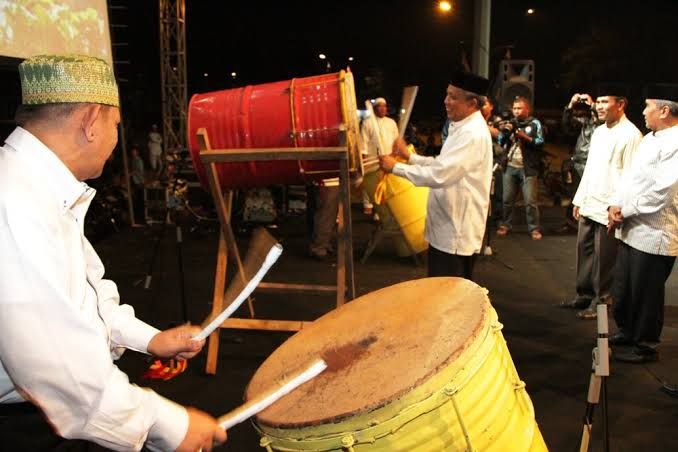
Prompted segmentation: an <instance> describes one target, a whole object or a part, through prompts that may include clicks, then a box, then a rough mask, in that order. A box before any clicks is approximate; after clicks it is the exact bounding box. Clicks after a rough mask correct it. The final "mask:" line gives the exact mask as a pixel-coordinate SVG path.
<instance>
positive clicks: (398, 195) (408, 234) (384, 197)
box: [363, 145, 429, 256]
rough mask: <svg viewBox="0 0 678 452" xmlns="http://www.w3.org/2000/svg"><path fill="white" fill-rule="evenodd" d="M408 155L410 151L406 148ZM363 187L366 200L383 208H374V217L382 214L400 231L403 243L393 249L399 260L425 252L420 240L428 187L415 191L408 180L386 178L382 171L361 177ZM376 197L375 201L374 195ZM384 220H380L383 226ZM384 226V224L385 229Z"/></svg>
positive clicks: (426, 246)
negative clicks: (400, 257) (375, 209)
mask: <svg viewBox="0 0 678 452" xmlns="http://www.w3.org/2000/svg"><path fill="white" fill-rule="evenodd" d="M410 151H411V152H414V148H413V147H412V146H411V145H410ZM363 187H365V189H366V190H367V192H368V193H369V195H370V199H372V200H374V201H375V205H377V206H380V205H385V207H386V208H384V207H383V206H382V207H381V208H379V207H377V213H379V216H380V217H382V212H383V211H385V210H388V212H383V215H385V216H386V219H387V221H391V218H392V220H393V221H394V222H395V223H394V224H395V225H396V226H397V228H398V229H400V231H402V233H403V238H404V240H405V242H406V243H407V245H406V246H404V247H403V244H402V241H400V243H399V242H398V240H396V249H397V250H398V255H399V256H409V255H411V254H412V253H413V252H414V254H417V253H421V252H422V251H424V250H426V249H428V242H427V241H426V239H425V238H424V230H425V227H426V202H427V201H428V190H429V189H428V187H417V186H415V185H414V184H413V183H412V182H410V181H409V180H407V179H405V178H403V177H399V176H396V175H395V174H386V175H384V173H383V172H382V171H376V172H373V173H369V174H365V175H364V176H363ZM377 191H379V192H381V193H379V194H377V196H376V198H377V199H375V192H377ZM383 221H384V220H382V222H383ZM387 226H388V223H384V227H387Z"/></svg>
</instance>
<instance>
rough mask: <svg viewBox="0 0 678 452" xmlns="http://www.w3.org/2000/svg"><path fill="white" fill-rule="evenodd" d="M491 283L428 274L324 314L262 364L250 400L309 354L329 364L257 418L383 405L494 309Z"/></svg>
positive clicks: (322, 417) (312, 419)
mask: <svg viewBox="0 0 678 452" xmlns="http://www.w3.org/2000/svg"><path fill="white" fill-rule="evenodd" d="M489 309H490V306H489V302H488V300H487V295H486V291H485V289H483V288H482V287H480V286H478V285H476V284H474V283H473V282H471V281H468V280H465V279H461V278H425V279H419V280H415V281H408V282H404V283H400V284H396V285H394V286H390V287H387V288H384V289H381V290H378V291H376V292H372V293H370V294H367V295H365V296H362V297H360V298H357V299H356V300H353V301H351V302H350V303H348V304H346V305H344V306H342V307H341V308H339V309H336V310H334V311H332V312H330V313H328V314H326V315H324V316H323V317H321V318H319V319H318V320H316V321H315V322H313V324H311V325H310V326H309V327H307V328H304V329H303V330H301V331H300V332H299V333H297V334H295V335H294V336H292V337H291V338H290V339H289V340H288V341H286V342H285V343H284V344H283V345H281V346H280V347H279V348H278V349H277V350H276V351H275V352H274V353H273V354H272V355H271V356H270V357H269V358H268V359H267V360H266V361H265V362H264V363H263V364H262V365H261V367H260V368H259V369H258V370H257V372H256V373H255V375H254V377H253V378H252V380H251V381H250V383H249V385H248V387H247V390H246V393H245V396H246V398H247V399H248V400H249V399H251V398H253V397H256V396H257V395H258V394H261V393H263V392H266V391H267V390H269V389H271V388H273V387H276V386H277V385H278V384H279V382H280V381H281V380H282V379H284V378H286V377H288V376H289V374H290V373H294V372H296V371H298V370H300V369H301V368H303V367H304V366H306V365H307V364H308V363H310V362H311V361H313V360H315V359H317V358H321V357H324V358H326V360H327V361H328V364H329V366H330V367H329V368H328V369H327V370H325V371H324V372H323V373H322V374H320V375H319V376H318V377H316V378H315V379H313V380H311V381H310V382H308V383H305V384H304V385H302V386H300V387H299V388H298V389H296V390H295V391H293V392H292V393H290V394H288V395H287V396H285V397H283V398H282V399H280V400H279V401H278V402H277V403H275V404H273V405H272V406H271V407H269V408H267V409H266V410H264V411H263V412H261V413H260V414H259V415H258V416H257V421H258V422H260V423H262V424H265V425H270V426H274V427H282V428H290V427H303V426H310V425H317V424H324V423H328V422H332V421H337V420H339V419H342V418H345V417H347V416H352V415H355V414H358V413H362V412H365V411H371V410H373V409H376V408H379V407H381V406H383V405H384V404H386V403H388V402H389V401H391V400H393V399H396V398H398V397H399V396H401V395H403V394H405V393H407V392H409V391H410V390H411V389H412V388H415V387H417V386H419V385H421V384H422V383H423V382H425V381H426V380H427V379H428V378H430V377H431V376H433V375H435V374H436V373H437V372H438V371H439V369H441V368H443V367H445V366H446V365H448V364H449V363H451V362H453V361H454V360H455V358H456V357H457V356H459V355H460V354H461V352H462V351H464V350H465V349H466V348H467V347H468V346H469V345H470V344H472V343H473V342H474V341H475V340H476V337H477V336H478V334H479V332H480V331H481V329H482V325H483V324H484V323H485V322H487V321H488V320H487V319H488V316H489Z"/></svg>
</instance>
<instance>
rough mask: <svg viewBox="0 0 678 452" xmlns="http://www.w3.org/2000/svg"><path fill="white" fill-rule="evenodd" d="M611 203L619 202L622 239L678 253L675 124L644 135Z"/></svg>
mask: <svg viewBox="0 0 678 452" xmlns="http://www.w3.org/2000/svg"><path fill="white" fill-rule="evenodd" d="M610 205H614V206H621V209H622V215H623V216H624V222H623V223H622V227H621V229H620V230H617V237H618V238H619V239H621V240H622V241H623V242H624V243H626V244H627V245H629V246H631V247H633V248H635V249H637V250H640V251H643V252H646V253H650V254H657V255H662V256H678V126H673V127H670V128H668V129H664V130H660V131H658V132H651V133H648V134H647V135H645V137H644V138H643V140H642V141H641V142H640V145H638V150H637V151H636V155H635V157H634V158H633V162H632V163H631V166H630V168H629V171H625V172H624V173H623V174H622V178H621V180H620V181H619V184H618V188H617V192H616V194H615V196H614V197H613V199H612V201H611V203H610Z"/></svg>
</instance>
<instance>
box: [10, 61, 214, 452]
mask: <svg viewBox="0 0 678 452" xmlns="http://www.w3.org/2000/svg"><path fill="white" fill-rule="evenodd" d="M19 74H20V76H21V88H22V97H23V105H21V106H20V107H19V108H18V110H17V113H16V117H15V119H16V122H17V124H18V127H17V128H16V129H15V130H14V131H13V132H12V134H11V135H10V136H9V137H8V138H7V139H6V141H5V145H4V146H2V147H0V250H2V251H1V252H0V331H1V332H2V334H0V421H1V422H0V441H1V442H2V447H3V448H6V449H11V450H52V449H54V448H57V447H63V448H67V449H68V450H73V448H72V446H74V445H76V444H73V443H80V445H81V446H82V447H83V448H85V447H88V446H87V444H86V443H84V442H77V441H75V442H74V441H67V440H65V439H64V438H68V439H69V440H70V439H81V440H85V441H91V442H95V443H98V444H100V445H103V446H105V447H107V448H109V449H115V450H140V449H141V448H142V447H143V446H144V445H146V446H147V447H148V448H149V449H152V450H179V451H196V450H199V449H202V450H204V451H206V450H211V449H212V447H213V444H219V443H222V442H223V441H225V439H226V432H224V430H222V429H221V428H220V427H219V426H218V424H217V422H216V420H215V419H214V418H212V417H211V416H209V415H208V414H206V413H203V412H201V411H198V410H194V409H192V408H188V409H187V408H184V407H182V406H180V405H177V404H176V403H174V402H171V401H169V400H167V399H165V398H164V397H161V396H160V395H158V394H156V393H155V392H153V391H151V390H148V389H144V388H139V387H137V386H135V385H132V384H130V382H129V380H128V379H127V376H126V375H125V374H124V373H123V372H122V371H120V369H118V367H117V366H115V364H114V360H115V359H117V358H119V357H120V355H121V354H122V352H123V351H124V349H132V350H136V351H139V352H142V353H150V354H153V355H156V356H159V357H174V358H179V359H186V358H191V357H193V356H194V355H195V354H196V353H198V352H199V351H200V350H201V349H202V347H203V345H204V341H194V340H192V339H191V337H192V335H193V334H195V332H196V330H197V328H190V327H179V328H174V329H170V330H167V331H163V332H160V331H158V330H157V329H155V328H153V327H151V326H149V325H147V324H146V323H144V322H142V321H141V320H139V319H137V318H136V317H135V316H134V310H133V309H132V308H131V307H130V306H128V305H120V304H119V301H120V296H119V294H118V290H117V287H116V285H115V283H113V282H112V281H109V280H106V279H103V275H104V266H103V264H102V262H101V260H100V259H99V257H98V256H97V254H96V252H95V251H94V248H92V245H90V243H89V241H88V240H87V238H86V237H85V236H84V234H83V222H84V218H85V214H86V213H87V209H88V207H89V205H90V202H91V201H92V198H93V197H94V190H93V189H91V188H90V187H88V186H87V184H85V183H84V182H83V181H85V180H87V179H91V178H96V177H98V176H99V175H100V174H101V171H102V169H103V166H104V163H105V162H106V160H107V159H108V157H109V156H110V154H111V152H112V151H113V149H114V147H115V145H116V143H117V141H118V124H119V122H120V110H119V100H118V99H119V97H118V87H117V84H116V82H115V77H114V75H113V72H112V71H111V68H110V67H109V66H108V64H107V63H106V62H104V61H103V60H100V59H98V58H92V57H87V56H82V55H61V56H56V55H48V56H37V57H31V58H28V59H27V60H25V61H24V62H23V63H21V64H20V65H19ZM43 416H44V418H43Z"/></svg>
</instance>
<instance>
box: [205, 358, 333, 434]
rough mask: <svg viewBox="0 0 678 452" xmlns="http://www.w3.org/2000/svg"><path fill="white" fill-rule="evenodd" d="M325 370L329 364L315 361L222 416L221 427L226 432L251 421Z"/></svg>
mask: <svg viewBox="0 0 678 452" xmlns="http://www.w3.org/2000/svg"><path fill="white" fill-rule="evenodd" d="M325 369H327V363H326V362H325V361H324V360H322V359H318V360H316V361H314V362H313V363H312V364H311V365H310V366H308V367H307V368H306V369H305V370H303V371H302V372H298V373H296V374H295V375H293V376H292V377H291V378H289V379H287V380H285V381H283V382H282V383H281V384H279V385H278V387H276V388H273V389H269V390H268V391H266V392H264V393H262V394H260V395H258V396H257V397H255V398H253V399H252V400H249V401H247V402H246V403H244V404H243V405H240V406H239V407H238V408H236V409H234V410H233V411H231V412H229V413H226V414H224V415H223V416H221V417H220V418H219V419H218V421H217V422H219V426H221V428H223V429H224V430H228V429H229V428H231V427H233V426H234V425H236V424H239V423H241V422H242V421H244V420H247V419H249V418H250V417H252V416H254V415H255V414H257V413H259V412H260V411H263V410H265V409H266V408H268V407H269V406H271V405H272V404H273V403H275V402H276V401H277V400H278V399H280V398H281V397H282V396H284V395H286V394H289V393H290V392H292V391H294V390H295V389H296V388H297V387H299V386H301V385H302V384H304V383H306V382H307V381H309V380H311V379H313V378H315V377H317V376H318V375H319V374H320V373H321V372H322V371H324V370H325Z"/></svg>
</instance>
